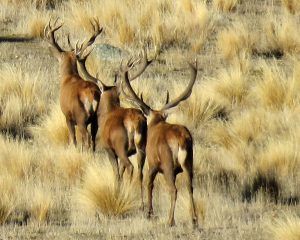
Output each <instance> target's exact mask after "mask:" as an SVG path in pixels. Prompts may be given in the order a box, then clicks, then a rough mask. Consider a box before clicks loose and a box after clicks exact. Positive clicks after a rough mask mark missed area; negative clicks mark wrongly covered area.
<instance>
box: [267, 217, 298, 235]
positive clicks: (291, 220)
mask: <svg viewBox="0 0 300 240" xmlns="http://www.w3.org/2000/svg"><path fill="white" fill-rule="evenodd" d="M282 215H283V216H282V217H277V218H275V219H273V220H272V221H270V222H268V223H266V228H267V233H268V237H270V238H271V239H274V240H297V239H300V218H299V216H297V215H295V214H289V215H287V214H282Z"/></svg>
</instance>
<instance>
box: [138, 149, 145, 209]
mask: <svg viewBox="0 0 300 240" xmlns="http://www.w3.org/2000/svg"><path fill="white" fill-rule="evenodd" d="M136 158H137V165H138V181H139V187H140V189H141V209H144V200H143V198H144V196H143V195H144V191H143V168H144V164H145V158H146V154H145V152H144V151H143V150H141V149H137V157H136Z"/></svg>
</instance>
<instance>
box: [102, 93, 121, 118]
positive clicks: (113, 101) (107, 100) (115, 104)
mask: <svg viewBox="0 0 300 240" xmlns="http://www.w3.org/2000/svg"><path fill="white" fill-rule="evenodd" d="M119 107H120V100H119V98H118V97H115V96H113V95H112V94H111V93H110V91H107V92H104V93H102V95H101V99H100V105H99V109H100V117H104V116H105V114H108V113H110V112H113V111H114V110H116V109H117V108H119Z"/></svg>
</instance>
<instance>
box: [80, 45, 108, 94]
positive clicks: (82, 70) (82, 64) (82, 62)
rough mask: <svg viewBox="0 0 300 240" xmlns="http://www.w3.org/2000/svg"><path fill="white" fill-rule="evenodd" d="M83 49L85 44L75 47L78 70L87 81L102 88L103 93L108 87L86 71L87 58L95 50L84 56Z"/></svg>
mask: <svg viewBox="0 0 300 240" xmlns="http://www.w3.org/2000/svg"><path fill="white" fill-rule="evenodd" d="M82 48H83V43H82V44H81V45H80V46H79V44H78V42H77V43H76V47H75V54H76V58H77V64H78V65H77V66H78V70H79V72H80V73H81V74H82V75H83V78H84V79H85V80H87V81H90V82H93V83H96V84H97V85H98V86H99V87H100V89H101V91H102V92H103V91H104V90H105V89H107V88H108V87H107V86H106V85H105V84H104V83H103V82H102V81H101V80H100V79H99V78H98V77H93V76H92V75H91V74H90V73H89V72H88V70H87V69H86V64H85V62H86V59H87V57H88V56H89V55H90V54H91V52H92V51H93V48H92V49H91V50H90V51H88V52H87V53H86V54H84V52H83V51H81V49H82Z"/></svg>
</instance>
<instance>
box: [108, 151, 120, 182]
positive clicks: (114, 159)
mask: <svg viewBox="0 0 300 240" xmlns="http://www.w3.org/2000/svg"><path fill="white" fill-rule="evenodd" d="M105 150H106V152H107V154H108V159H109V161H110V163H111V166H112V168H113V172H114V175H115V177H116V180H117V181H118V182H120V174H119V167H118V157H117V155H116V154H115V153H114V151H113V150H111V149H110V148H106V149H105Z"/></svg>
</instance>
